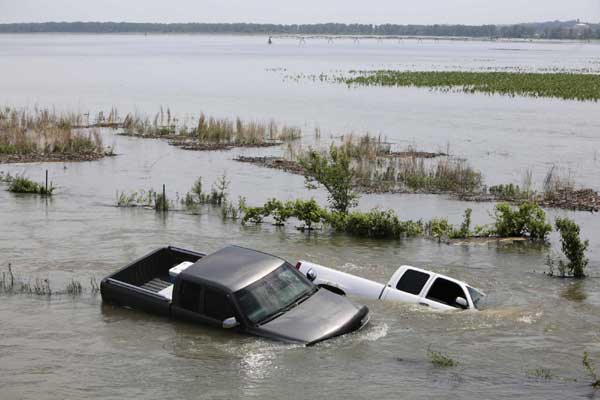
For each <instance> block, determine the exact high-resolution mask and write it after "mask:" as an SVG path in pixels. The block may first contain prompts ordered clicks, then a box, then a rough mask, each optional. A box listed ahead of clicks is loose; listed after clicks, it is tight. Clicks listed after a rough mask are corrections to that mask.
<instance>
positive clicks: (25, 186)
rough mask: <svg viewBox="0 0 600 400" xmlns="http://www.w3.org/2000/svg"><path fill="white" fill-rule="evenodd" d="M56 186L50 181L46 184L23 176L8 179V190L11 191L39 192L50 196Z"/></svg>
mask: <svg viewBox="0 0 600 400" xmlns="http://www.w3.org/2000/svg"><path fill="white" fill-rule="evenodd" d="M55 189H56V188H55V187H54V186H53V185H52V182H51V183H50V184H49V185H47V184H43V183H37V182H34V181H32V180H30V179H27V178H26V177H25V176H15V177H11V179H10V180H9V185H8V189H7V190H8V191H9V192H13V193H28V194H39V195H42V196H52V194H53V193H54V190H55Z"/></svg>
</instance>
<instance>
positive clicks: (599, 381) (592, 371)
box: [581, 351, 600, 389]
mask: <svg viewBox="0 0 600 400" xmlns="http://www.w3.org/2000/svg"><path fill="white" fill-rule="evenodd" d="M581 362H582V364H583V367H584V368H585V371H586V372H587V374H588V375H589V376H590V378H591V379H592V383H591V386H592V387H593V388H594V389H598V388H600V376H598V373H597V372H596V368H594V365H593V364H592V361H591V360H590V356H589V354H588V352H587V351H584V352H583V359H582V361H581Z"/></svg>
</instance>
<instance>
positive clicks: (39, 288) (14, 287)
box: [0, 263, 100, 297]
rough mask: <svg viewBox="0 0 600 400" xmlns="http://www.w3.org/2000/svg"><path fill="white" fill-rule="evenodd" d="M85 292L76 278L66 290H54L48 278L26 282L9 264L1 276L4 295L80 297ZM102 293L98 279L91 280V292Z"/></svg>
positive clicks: (31, 279) (71, 280)
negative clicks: (66, 295) (65, 295)
mask: <svg viewBox="0 0 600 400" xmlns="http://www.w3.org/2000/svg"><path fill="white" fill-rule="evenodd" d="M84 291H85V288H84V287H83V285H82V283H81V282H80V281H78V280H76V279H74V278H71V279H70V280H69V282H68V283H67V286H66V287H65V289H64V290H53V289H52V288H51V286H50V280H49V279H48V278H39V277H36V278H30V279H27V280H24V279H22V278H20V277H18V276H16V275H15V274H14V272H13V269H12V265H11V264H10V263H9V264H8V268H7V271H3V272H2V273H1V274H0V293H3V294H29V295H37V296H46V297H49V296H52V295H63V294H68V295H71V296H80V295H81V294H83V293H84ZM99 291H100V286H99V285H98V283H97V281H96V278H95V277H91V278H90V292H91V293H92V294H97V293H98V292H99Z"/></svg>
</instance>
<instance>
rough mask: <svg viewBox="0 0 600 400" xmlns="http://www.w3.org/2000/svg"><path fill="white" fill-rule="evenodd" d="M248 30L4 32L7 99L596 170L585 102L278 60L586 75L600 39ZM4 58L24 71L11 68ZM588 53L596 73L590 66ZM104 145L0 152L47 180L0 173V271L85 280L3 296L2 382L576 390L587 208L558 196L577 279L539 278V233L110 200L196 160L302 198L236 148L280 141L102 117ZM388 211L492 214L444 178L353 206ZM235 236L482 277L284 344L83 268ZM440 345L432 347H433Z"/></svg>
mask: <svg viewBox="0 0 600 400" xmlns="http://www.w3.org/2000/svg"><path fill="white" fill-rule="evenodd" d="M265 42H266V40H265V38H262V37H209V36H183V35H182V36H147V37H143V36H134V35H131V36H127V35H125V36H86V35H80V36H79V35H72V36H68V35H64V36H63V35H31V36H28V35H25V36H10V35H5V36H0V57H1V59H2V63H0V87H1V88H2V91H1V92H0V104H6V105H12V106H30V107H33V106H35V105H40V106H48V107H53V106H54V107H56V108H57V109H66V110H69V109H76V110H77V111H81V112H92V113H95V112H97V111H98V110H99V109H104V110H107V109H109V108H110V107H111V106H117V107H119V108H120V109H121V110H123V111H135V110H139V111H142V112H146V113H155V112H156V111H157V110H158V108H159V107H160V106H161V105H163V106H169V107H170V108H171V109H172V110H174V111H176V112H178V113H181V114H186V113H189V114H192V113H193V114H197V113H199V112H200V111H204V112H207V113H210V114H214V115H220V116H224V117H234V116H237V115H239V116H241V117H242V118H245V119H258V120H268V119H270V118H275V119H276V120H277V121H280V122H282V123H289V124H296V125H299V126H302V127H303V129H304V132H305V135H306V141H309V142H310V140H311V137H312V131H313V128H314V127H316V126H318V127H320V128H321V130H322V131H323V135H324V136H325V135H329V134H333V135H340V134H343V133H347V132H349V131H354V132H359V133H361V132H366V131H370V132H372V133H381V134H382V135H385V136H387V137H388V138H389V139H390V140H392V141H394V142H395V143H398V144H399V145H408V144H412V145H414V146H416V147H418V148H419V149H422V150H426V151H436V150H438V149H445V148H446V147H447V145H448V144H449V145H450V148H451V150H452V152H453V153H455V154H458V155H461V156H463V157H465V158H466V159H467V160H469V162H471V163H472V164H473V165H474V166H475V167H477V168H479V169H481V171H482V172H483V175H484V177H485V179H486V182H489V183H492V184H493V183H500V182H502V183H506V182H514V183H520V180H521V179H522V176H523V171H524V170H525V169H526V168H532V169H533V170H534V175H535V177H536V178H537V181H538V182H539V180H540V179H541V178H542V177H543V175H544V174H545V172H546V171H547V169H548V168H549V167H550V166H552V165H557V166H558V167H559V168H561V169H563V170H565V171H569V170H570V171H571V172H572V174H573V176H574V178H575V180H576V182H578V183H580V184H582V185H585V186H588V187H593V188H595V189H599V188H600V177H599V176H600V175H599V174H598V171H599V166H598V164H597V163H598V162H600V160H598V157H597V156H596V153H597V152H600V136H599V134H598V132H599V131H600V130H599V128H600V113H598V109H599V107H600V106H599V105H598V104H597V103H593V102H589V103H584V102H572V101H560V100H545V99H524V98H510V97H501V96H485V95H467V94H457V93H452V94H445V93H434V92H429V91H428V90H424V89H411V88H405V89H399V88H355V89H347V88H345V87H342V86H336V85H331V84H325V83H318V82H314V83H311V82H293V81H285V80H283V79H282V74H281V73H280V72H278V71H273V70H272V69H278V68H284V69H286V71H287V73H289V72H292V73H293V72H297V73H320V72H330V71H336V70H350V69H361V68H397V69H415V70H418V69H426V70H429V69H458V68H461V69H467V70H486V69H488V68H496V69H527V70H535V71H544V70H547V69H553V68H559V69H566V70H577V71H581V70H590V71H591V72H600V64H599V63H600V46H598V45H597V44H581V43H565V44H551V43H488V42H476V43H462V42H439V43H434V42H427V41H424V42H422V43H418V42H411V41H405V42H404V43H391V42H384V43H377V42H361V43H360V44H358V45H355V44H353V43H352V42H349V43H348V42H339V43H334V44H328V43H326V42H310V41H309V42H308V43H306V44H303V45H298V43H296V42H292V41H281V42H276V43H275V44H274V45H272V46H270V47H269V46H267V45H266V43H265ZM16 71H19V73H18V74H17V73H16ZM590 71H588V72H590ZM102 134H103V139H104V143H105V144H107V145H110V146H114V148H115V151H116V153H118V156H116V157H109V158H104V159H101V160H99V161H94V162H83V163H36V164H11V165H0V171H4V172H10V173H13V174H15V173H26V174H27V176H28V177H30V178H33V179H34V180H36V181H42V180H43V174H44V171H45V170H46V169H48V170H49V174H50V178H51V180H52V181H53V183H54V185H55V186H57V190H56V194H55V195H54V196H53V197H52V198H48V199H44V198H39V197H35V196H33V197H32V196H25V195H17V194H12V193H8V192H6V191H5V190H4V189H5V185H3V184H0V226H1V229H0V271H6V268H7V265H8V263H11V264H12V268H13V271H14V272H15V273H16V275H17V276H20V277H22V278H24V279H35V278H48V279H49V280H50V285H51V287H52V289H53V290H55V291H60V290H64V288H65V287H66V285H67V283H68V281H69V280H70V279H72V278H75V279H77V280H79V281H81V282H82V283H83V285H84V289H85V291H84V293H83V294H82V295H81V296H76V297H72V296H69V295H52V296H50V297H46V296H33V295H18V294H15V295H5V294H3V295H1V296H0V297H1V299H2V301H1V302H0V350H1V351H0V391H1V393H2V395H0V397H2V398H3V399H4V398H7V399H13V398H14V399H20V398H37V399H63V398H82V397H94V398H117V397H140V398H152V399H164V398H165V397H174V398H198V397H205V398H247V397H256V398H258V397H260V398H273V399H275V398H286V397H298V398H310V397H321V396H327V397H331V398H364V397H366V396H373V397H375V396H376V397H379V398H390V397H394V398H406V399H412V398H431V397H436V398H437V397H439V398H468V399H471V398H472V399H480V398H516V397H527V398H530V399H548V398H589V397H592V396H593V395H594V390H593V389H592V388H591V386H590V383H591V378H589V377H588V376H587V375H586V372H585V370H584V369H583V366H582V355H583V352H584V351H588V352H589V353H590V356H591V359H592V360H593V361H594V362H596V363H598V365H599V366H600V347H599V345H598V343H599V342H598V339H599V334H600V317H599V316H600V296H599V294H598V293H600V292H599V289H600V280H599V279H598V277H600V268H599V266H600V256H598V252H599V251H600V242H599V241H598V240H597V239H596V238H597V237H598V234H600V220H599V219H598V218H600V217H598V216H597V215H595V214H591V213H582V212H565V211H557V210H548V215H549V218H550V219H553V218H554V217H555V216H559V215H560V216H563V215H567V216H569V217H571V218H573V219H574V220H575V221H576V222H577V223H579V224H581V226H582V236H583V237H584V238H589V239H590V242H591V243H590V252H589V258H590V266H589V267H588V268H589V269H588V271H587V272H588V274H589V275H590V278H588V279H586V280H584V281H580V282H575V281H571V280H560V279H552V278H548V277H546V276H545V275H543V273H542V271H544V270H545V265H544V262H545V258H546V255H547V254H548V253H549V251H550V249H551V248H552V247H554V248H556V247H557V238H556V237H555V236H552V238H551V246H550V247H545V246H533V245H528V244H515V245H501V246H497V245H491V244H490V245H488V244H485V245H460V246H456V245H451V246H449V245H445V244H438V243H436V242H434V241H429V240H424V239H410V240H403V241H386V240H378V241H375V240H364V239H363V240H357V239H352V238H349V237H347V236H344V235H341V234H332V233H330V232H328V231H323V232H315V233H313V234H311V235H307V234H304V233H302V232H299V231H296V230H295V229H293V227H291V226H289V227H287V228H283V229H282V228H276V227H273V226H270V225H268V224H264V225H262V226H247V227H242V226H240V225H239V223H237V222H233V221H230V222H223V221H222V219H221V216H220V215H219V212H218V210H215V209H211V208H210V207H207V208H205V209H203V210H202V212H201V214H200V215H191V214H187V213H182V212H175V213H168V214H166V215H161V214H157V213H155V212H154V211H152V210H145V209H119V208H116V207H114V206H113V205H114V203H115V193H116V192H117V191H123V190H125V191H130V190H139V189H150V188H154V189H159V188H160V187H161V185H162V184H165V185H166V187H167V192H168V194H169V196H170V197H172V198H174V197H175V196H176V194H177V193H178V194H179V195H183V194H184V193H185V192H187V191H188V190H189V188H190V187H191V185H192V183H193V182H194V180H195V179H196V178H197V177H199V176H202V177H203V179H204V182H205V185H207V186H210V184H211V183H212V182H213V181H214V180H215V179H216V178H217V177H218V176H219V175H221V174H222V173H223V172H224V171H226V172H227V175H228V177H229V178H230V179H231V188H230V196H231V198H233V199H237V197H238V196H245V197H246V198H247V200H248V203H249V204H251V205H252V204H259V203H261V202H264V201H265V200H266V199H267V198H271V197H276V198H280V199H284V200H285V199H293V198H297V197H302V198H309V197H310V196H315V198H316V199H317V200H319V202H321V203H324V202H325V199H326V194H325V193H324V192H323V191H313V192H309V191H307V190H306V189H305V188H304V181H303V178H302V177H300V176H295V175H290V174H286V173H284V172H282V171H277V170H269V169H261V168H259V167H255V166H252V165H248V164H241V163H236V162H234V161H232V160H233V158H235V157H236V156H238V155H249V156H256V155H272V154H278V153H279V154H280V153H281V152H283V149H281V148H263V149H234V150H231V151H217V152H195V151H185V150H181V149H179V148H176V147H173V146H169V145H168V143H166V142H164V141H160V140H155V139H147V140H143V139H137V138H133V137H123V136H117V135H114V134H113V133H111V132H109V131H106V132H103V133H102ZM372 207H381V208H393V209H395V210H396V211H397V212H398V213H399V215H400V216H401V217H402V218H403V219H425V220H426V219H429V218H432V217H435V216H448V217H449V218H450V220H451V222H453V223H458V222H459V221H460V219H461V215H462V213H463V211H464V209H465V208H467V207H472V208H473V209H474V211H473V223H474V224H483V223H488V222H490V220H491V219H490V216H489V212H490V211H491V209H492V207H493V204H480V203H464V202H459V201H454V200H449V199H447V198H445V197H444V196H436V195H364V196H363V197H362V198H361V201H360V208H361V209H369V208H372ZM227 243H235V244H240V245H244V246H249V247H253V248H257V249H260V250H264V251H268V252H272V253H275V254H277V255H280V256H282V257H284V258H286V259H288V260H289V261H291V262H295V261H296V260H297V259H301V258H302V259H309V260H311V261H315V262H318V263H321V264H324V265H328V266H331V267H337V268H340V269H342V270H344V271H347V272H350V273H355V274H357V275H361V276H364V277H367V278H371V279H375V280H378V281H382V282H383V281H386V280H387V279H388V278H389V277H390V275H391V274H392V273H393V271H395V269H396V267H397V266H399V265H401V264H410V265H414V266H417V267H424V268H429V269H433V270H435V271H438V272H442V273H445V274H448V275H451V276H453V277H456V278H458V279H462V280H465V281H467V282H469V283H471V284H473V285H474V286H475V287H479V288H481V289H482V290H483V291H485V292H486V293H488V294H489V299H488V304H487V307H486V309H485V310H483V311H481V312H477V313H471V312H463V313H458V312H457V313H446V314H441V313H435V312H429V311H423V310H422V309H420V308H417V307H411V306H402V305H398V304H393V303H383V302H381V303H377V302H369V303H368V306H369V307H370V309H371V312H372V314H371V315H372V319H371V323H370V325H369V326H368V327H366V328H365V329H363V330H362V331H360V332H357V333H354V334H352V335H350V336H347V337H341V338H337V339H335V340H332V341H330V342H325V343H322V344H320V345H317V346H315V347H311V348H302V347H298V346H290V345H282V344H279V343H274V342H269V341H263V340H258V339H255V338H250V337H245V336H241V335H235V334H231V333H228V332H221V331H217V330H212V329H208V328H204V327H199V326H192V325H188V324H184V323H179V322H173V321H168V320H164V319H160V318H155V317H153V316H149V315H146V314H142V313H138V312H135V311H131V310H123V309H116V308H113V307H110V306H106V305H104V306H103V305H102V302H101V299H100V296H99V295H94V294H92V293H90V285H89V280H90V278H92V277H95V278H96V279H97V280H100V279H101V278H102V277H103V276H105V275H107V274H109V273H110V272H112V271H114V270H116V269H117V268H120V267H121V266H123V265H124V264H125V263H127V262H129V261H131V260H133V259H134V258H137V257H139V256H141V255H143V254H145V253H146V252H149V251H151V250H153V249H154V248H156V247H159V246H164V245H166V244H173V245H177V246H180V247H185V248H191V249H195V250H198V251H205V252H208V251H212V250H216V249H218V248H219V247H221V246H223V245H224V244H227ZM429 346H431V348H432V349H434V350H436V351H441V352H443V353H444V354H447V355H449V356H450V357H452V359H454V360H456V361H457V362H458V365H457V366H456V367H453V368H439V367H436V366H434V365H433V364H432V363H431V361H430V360H429V358H428V356H427V348H428V347H429Z"/></svg>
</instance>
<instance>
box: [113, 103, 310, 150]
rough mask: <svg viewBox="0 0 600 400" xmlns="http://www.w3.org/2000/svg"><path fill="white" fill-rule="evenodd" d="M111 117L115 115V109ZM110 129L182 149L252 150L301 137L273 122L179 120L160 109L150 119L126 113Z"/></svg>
mask: <svg viewBox="0 0 600 400" xmlns="http://www.w3.org/2000/svg"><path fill="white" fill-rule="evenodd" d="M114 114H115V115H116V114H117V111H116V110H115V111H114ZM111 126H113V127H120V128H122V129H123V133H124V134H126V135H131V136H138V137H149V138H168V139H171V140H174V142H173V144H176V145H182V146H190V144H205V145H223V146H240V147H243V146H249V147H251V146H263V145H271V144H278V143H280V142H288V141H294V140H298V139H300V138H301V137H302V131H301V130H300V128H297V127H293V126H287V125H279V124H277V123H276V122H275V121H270V122H268V123H264V122H257V121H243V120H242V119H240V118H239V117H238V118H235V119H227V118H216V117H213V116H206V115H205V114H204V113H201V114H200V115H199V116H198V117H197V118H194V117H191V118H188V119H186V120H183V121H182V120H179V119H178V118H175V117H174V116H173V115H172V114H171V111H170V110H169V109H167V112H166V113H165V112H164V111H163V110H162V108H161V110H160V112H159V113H157V114H156V115H155V116H154V118H153V119H150V118H149V117H148V116H145V115H142V114H127V115H126V116H125V118H124V119H123V121H122V123H120V124H116V125H115V124H112V125H111ZM190 148H192V147H190ZM213 148H214V147H213ZM217 148H218V147H217ZM208 149H210V147H209V148H208Z"/></svg>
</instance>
